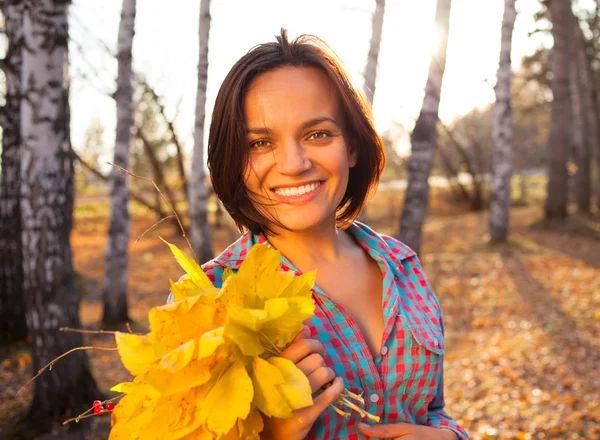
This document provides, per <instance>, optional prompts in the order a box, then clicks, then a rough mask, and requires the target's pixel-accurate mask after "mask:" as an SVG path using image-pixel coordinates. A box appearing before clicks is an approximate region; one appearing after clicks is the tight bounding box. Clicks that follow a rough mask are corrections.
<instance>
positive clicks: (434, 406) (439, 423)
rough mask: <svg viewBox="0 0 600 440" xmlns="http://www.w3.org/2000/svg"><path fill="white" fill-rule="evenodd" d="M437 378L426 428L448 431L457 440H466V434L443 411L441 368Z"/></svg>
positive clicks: (442, 377) (442, 376)
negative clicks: (452, 433)
mask: <svg viewBox="0 0 600 440" xmlns="http://www.w3.org/2000/svg"><path fill="white" fill-rule="evenodd" d="M438 376H439V380H438V381H437V383H438V387H437V389H436V392H435V396H434V398H433V400H432V401H431V403H430V404H429V412H428V415H427V426H431V427H433V428H444V429H449V430H451V431H452V432H454V433H455V434H456V436H457V437H458V439H459V440H468V438H469V436H468V435H467V432H466V431H465V430H464V429H463V428H462V427H461V426H460V425H459V424H458V423H456V422H455V421H454V419H453V418H452V417H450V416H449V415H448V414H447V413H446V412H445V411H444V406H445V405H446V402H445V400H444V373H443V369H442V368H440V370H439V373H438Z"/></svg>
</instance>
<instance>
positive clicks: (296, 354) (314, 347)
mask: <svg viewBox="0 0 600 440" xmlns="http://www.w3.org/2000/svg"><path fill="white" fill-rule="evenodd" d="M311 353H319V354H321V355H323V354H325V347H323V344H321V342H319V341H317V340H316V339H300V340H298V341H296V342H293V343H292V344H291V345H290V346H289V347H288V348H286V349H285V350H283V352H282V353H281V356H282V357H284V358H287V359H289V360H290V361H292V362H293V363H295V364H297V363H298V362H300V361H301V360H302V359H304V358H305V357H306V356H308V355H309V354H311Z"/></svg>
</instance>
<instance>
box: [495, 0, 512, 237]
mask: <svg viewBox="0 0 600 440" xmlns="http://www.w3.org/2000/svg"><path fill="white" fill-rule="evenodd" d="M516 17H517V11H516V10H515V0H505V1H504V17H503V19H502V37H501V42H500V64H499V66H498V80H497V83H496V87H495V88H494V90H495V92H496V103H495V105H494V110H493V126H492V139H493V141H494V153H493V156H492V182H491V198H490V236H491V239H492V241H506V239H507V237H508V227H509V222H510V193H511V185H510V182H511V177H512V174H513V138H514V125H513V114H512V108H511V105H510V83H511V79H512V73H511V70H510V67H511V62H510V52H511V47H512V34H513V28H514V25H515V19H516Z"/></svg>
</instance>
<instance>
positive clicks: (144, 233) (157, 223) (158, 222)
mask: <svg viewBox="0 0 600 440" xmlns="http://www.w3.org/2000/svg"><path fill="white" fill-rule="evenodd" d="M173 217H175V215H174V214H172V215H168V216H166V217H163V218H161V219H160V220H159V221H157V222H156V223H154V224H153V225H152V226H150V227H149V228H148V229H146V230H145V231H144V232H142V234H141V235H140V236H139V237H138V238H136V239H135V241H134V243H137V242H138V241H140V240H141V239H142V237H143V236H144V235H146V233H147V232H150V231H151V230H153V229H154V228H156V227H157V226H158V225H160V224H161V223H162V222H164V221H165V220H168V219H170V218H173Z"/></svg>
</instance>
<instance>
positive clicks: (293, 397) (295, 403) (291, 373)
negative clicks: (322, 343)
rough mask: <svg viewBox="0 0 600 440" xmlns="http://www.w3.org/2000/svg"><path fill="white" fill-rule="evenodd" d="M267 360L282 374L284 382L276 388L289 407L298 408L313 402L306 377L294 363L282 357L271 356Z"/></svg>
mask: <svg viewBox="0 0 600 440" xmlns="http://www.w3.org/2000/svg"><path fill="white" fill-rule="evenodd" d="M267 362H268V363H269V364H271V365H273V366H274V367H275V368H277V369H278V370H279V372H280V373H281V375H282V376H283V379H284V383H282V384H280V385H278V387H277V388H278V390H279V392H280V393H281V394H283V396H284V397H285V398H286V400H287V402H288V404H289V405H290V407H291V408H293V409H300V408H305V407H307V406H311V405H312V404H313V400H312V396H311V393H312V391H311V389H310V383H309V382H308V378H307V377H306V376H305V375H304V373H302V371H300V369H299V368H298V367H296V364H294V363H293V362H292V361H290V360H289V359H285V358H282V357H271V358H269V359H267Z"/></svg>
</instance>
